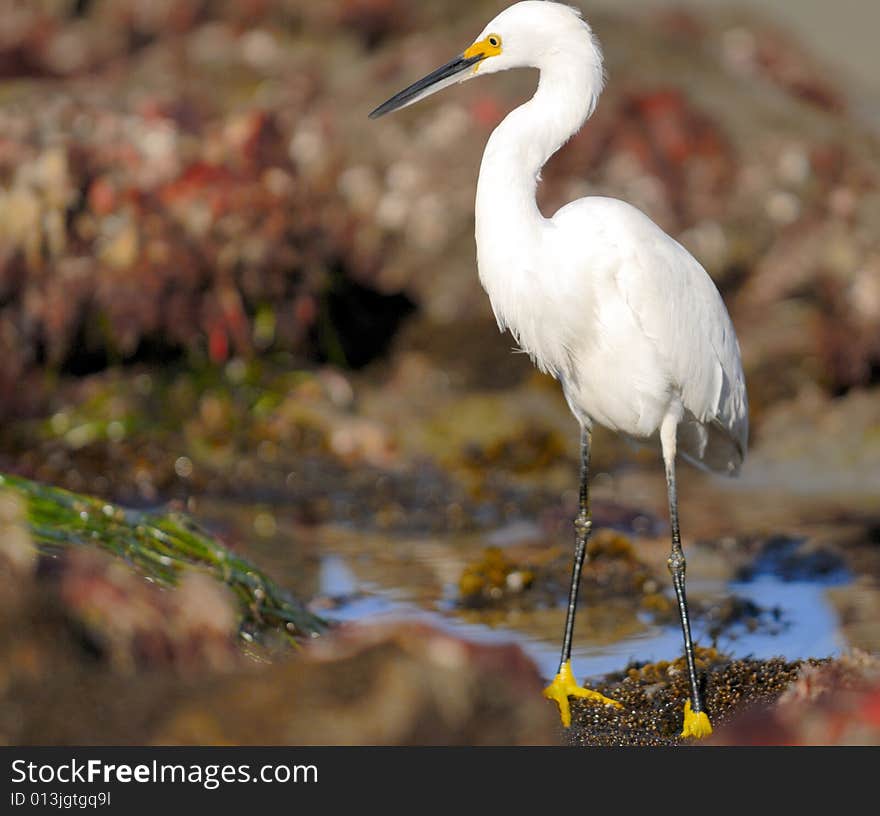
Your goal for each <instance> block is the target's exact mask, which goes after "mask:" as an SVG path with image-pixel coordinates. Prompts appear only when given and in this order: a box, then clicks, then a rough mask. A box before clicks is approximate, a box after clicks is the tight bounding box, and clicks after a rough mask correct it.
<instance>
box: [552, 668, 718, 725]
mask: <svg viewBox="0 0 880 816" xmlns="http://www.w3.org/2000/svg"><path fill="white" fill-rule="evenodd" d="M544 696H545V697H546V698H547V699H548V700H556V705H558V706H559V716H560V717H561V718H562V724H563V725H564V726H565V727H566V728H568V726H570V725H571V708H570V707H569V705H568V698H569V697H583V698H584V699H585V700H592V701H593V702H594V703H601V704H602V705H612V706H616V707H617V708H623V706H621V705H620V703H618V702H617V700H611V699H609V698H608V697H606V696H605V695H604V694H599V692H598V691H590V689H585V688H581V686H579V685H578V684H577V681H576V680H575V679H574V675H573V674H572V673H571V661H567V662H566V663H564V664H563V666H562V668H561V669H560V670H559V674H557V675H556V677H554V678H553V682H552V683H551V684H550V685H549V686H547V688H545V689H544ZM703 716H706V715H705V714H704V715H703ZM706 722H708V720H707V721H706Z"/></svg>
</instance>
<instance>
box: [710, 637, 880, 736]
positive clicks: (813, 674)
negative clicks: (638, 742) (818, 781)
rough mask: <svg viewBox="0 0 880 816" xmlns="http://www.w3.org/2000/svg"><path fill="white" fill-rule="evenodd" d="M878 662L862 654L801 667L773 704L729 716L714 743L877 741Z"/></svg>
mask: <svg viewBox="0 0 880 816" xmlns="http://www.w3.org/2000/svg"><path fill="white" fill-rule="evenodd" d="M878 704H880V661H878V659H877V658H876V657H874V656H871V655H869V654H867V653H864V652H854V653H852V654H848V655H845V656H844V657H841V658H840V659H838V660H834V661H829V662H824V663H821V664H814V665H805V666H803V667H802V668H801V670H800V672H799V673H798V677H797V679H796V680H795V681H794V682H793V683H792V684H791V685H790V686H789V688H788V689H787V690H786V691H785V693H784V694H782V695H781V696H780V697H779V699H778V700H777V701H776V702H775V704H772V705H764V706H761V707H758V708H756V709H754V710H751V711H746V712H744V713H742V714H740V715H738V716H737V717H735V718H733V719H732V720H731V721H730V722H729V723H727V724H726V725H725V726H724V727H723V728H721V729H719V731H718V733H717V734H716V735H715V736H714V737H713V738H712V742H713V743H714V744H717V745H880V717H878V713H877V712H878Z"/></svg>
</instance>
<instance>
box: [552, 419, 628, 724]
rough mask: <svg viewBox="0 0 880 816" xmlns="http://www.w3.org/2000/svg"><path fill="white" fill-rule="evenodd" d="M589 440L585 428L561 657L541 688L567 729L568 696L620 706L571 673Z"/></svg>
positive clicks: (586, 532)
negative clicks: (555, 705)
mask: <svg viewBox="0 0 880 816" xmlns="http://www.w3.org/2000/svg"><path fill="white" fill-rule="evenodd" d="M590 440H591V433H590V430H589V429H588V428H584V429H583V430H582V431H581V490H580V507H579V508H578V514H577V518H576V519H575V522H574V529H575V540H574V566H573V567H572V570H571V587H570V588H569V591H568V612H567V614H566V616H565V633H564V634H563V636H562V657H561V658H560V660H559V671H558V672H557V674H556V677H555V678H553V682H552V683H550V685H549V686H547V688H545V689H544V696H545V697H548V698H549V699H551V700H555V701H556V704H557V705H558V706H559V716H560V717H561V719H562V724H563V725H564V726H565V727H566V728H567V727H568V726H569V725H570V724H571V707H570V705H569V702H568V698H569V697H579V698H581V699H585V700H591V701H592V702H594V703H600V704H602V705H611V706H616V707H618V708H619V707H620V703H618V702H616V701H615V700H610V699H609V698H608V697H605V696H604V695H602V694H599V692H597V691H591V690H590V689H586V688H583V687H582V686H579V685H578V684H577V681H576V680H575V679H574V674H573V673H572V671H571V640H572V636H573V634H574V618H575V613H576V611H577V598H578V589H579V588H580V583H581V569H582V568H583V566H584V560H585V558H586V554H587V540H588V539H589V537H590V529H591V527H592V522H591V521H590V492H589V478H590Z"/></svg>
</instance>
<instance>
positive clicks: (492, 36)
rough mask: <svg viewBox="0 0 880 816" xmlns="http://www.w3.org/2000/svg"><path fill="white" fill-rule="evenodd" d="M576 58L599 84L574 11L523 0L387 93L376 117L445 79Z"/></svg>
mask: <svg viewBox="0 0 880 816" xmlns="http://www.w3.org/2000/svg"><path fill="white" fill-rule="evenodd" d="M560 60H562V61H566V60H567V61H568V62H569V63H573V64H578V65H580V64H582V65H583V66H584V67H585V68H586V69H587V70H589V71H590V72H591V73H595V74H596V77H597V82H598V84H599V87H600V88H601V77H602V55H601V52H600V51H599V46H598V44H597V43H596V41H595V39H594V38H593V34H592V31H591V30H590V27H589V26H588V25H587V23H586V22H585V21H584V20H583V19H582V18H581V15H580V11H578V10H577V9H575V8H572V7H570V6H566V5H563V4H562V3H554V2H550V0H523V2H520V3H515V4H514V5H512V6H510V7H508V8H506V9H505V10H504V11H502V12H501V13H500V14H499V15H498V16H497V17H495V19H494V20H492V21H491V22H490V23H489V24H488V25H487V26H486V27H485V28H484V29H483V31H482V32H481V33H480V35H479V36H478V37H477V38H476V40H474V42H473V43H472V44H471V45H469V46H468V47H467V48H466V49H465V50H464V51H463V52H462V53H461V54H459V55H458V56H457V57H455V58H454V59H452V60H450V61H449V62H447V63H446V64H445V65H442V66H441V67H440V68H438V69H437V70H436V71H432V72H431V73H430V74H428V75H427V76H426V77H423V78H422V79H420V80H419V81H418V82H414V83H413V84H412V85H410V86H409V87H408V88H404V90H402V91H401V92H400V93H397V94H395V95H394V96H392V97H391V98H390V99H389V100H388V101H387V102H384V103H383V104H381V105H379V107H378V108H376V109H375V110H374V111H373V112H372V113H371V114H370V118H371V119H376V118H378V117H379V116H383V115H384V114H386V113H391V111H395V110H398V109H399V108H405V107H407V106H408V105H412V104H414V103H415V102H419V101H420V100H422V99H425V97H428V96H430V95H431V94H433V93H436V92H437V91H439V90H442V89H443V88H448V87H449V86H450V85H455V84H457V83H459V82H465V81H467V80H468V79H472V78H473V77H475V76H482V75H483V74H493V73H495V72H496V71H506V70H507V69H508V68H538V69H541V70H543V69H545V68H547V67H548V66H550V65H551V64H553V63H554V62H558V61H560Z"/></svg>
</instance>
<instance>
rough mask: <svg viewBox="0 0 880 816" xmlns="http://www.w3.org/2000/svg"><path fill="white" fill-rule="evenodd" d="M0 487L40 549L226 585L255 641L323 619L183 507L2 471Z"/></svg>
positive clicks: (162, 576) (296, 634)
mask: <svg viewBox="0 0 880 816" xmlns="http://www.w3.org/2000/svg"><path fill="white" fill-rule="evenodd" d="M0 491H3V492H6V491H8V492H11V493H12V494H14V495H16V496H18V497H19V498H20V500H21V501H23V502H24V505H25V514H26V521H27V530H28V532H29V534H30V537H31V539H32V541H33V543H34V545H35V546H36V547H37V550H38V551H39V552H40V553H43V554H47V555H53V554H58V553H60V552H63V551H65V550H67V549H68V548H71V547H93V548H97V549H100V550H103V551H105V552H109V553H111V554H112V555H115V556H118V557H119V558H121V559H123V560H124V561H126V562H127V563H128V564H129V565H130V566H131V567H133V568H134V569H135V570H137V571H138V572H140V573H141V574H142V575H144V576H145V577H146V578H148V579H150V580H152V581H155V582H156V583H158V584H159V585H161V586H176V585H177V584H178V583H179V582H180V580H181V578H182V577H183V576H184V575H185V574H187V573H190V572H192V571H197V572H201V573H203V574H207V575H208V576H210V577H212V578H213V579H215V580H217V581H219V582H222V583H223V584H225V585H226V586H228V587H229V588H230V589H231V590H232V592H233V593H234V595H235V597H236V599H237V600H238V605H239V611H240V629H239V631H240V634H241V636H242V637H243V638H244V639H245V640H246V641H249V640H253V639H254V638H255V637H260V636H261V635H262V634H264V633H268V632H270V631H277V632H280V633H281V634H283V635H284V636H285V637H286V638H287V639H288V640H290V641H291V642H295V641H296V640H297V639H299V638H303V637H309V636H312V635H315V634H319V633H320V632H322V631H324V630H325V629H326V623H325V622H324V621H323V620H322V619H321V618H319V617H317V616H316V615H313V614H312V613H311V612H309V611H308V610H307V609H306V608H305V607H304V606H302V605H301V604H300V603H299V602H298V601H296V600H295V599H294V598H293V597H291V596H290V595H289V594H288V593H286V592H285V591H284V590H282V589H281V588H280V587H278V586H276V585H275V584H274V583H273V582H272V581H271V580H270V579H269V578H268V577H267V576H265V575H264V574H263V573H262V572H260V571H259V570H258V569H257V568H256V567H255V566H254V565H253V564H251V563H249V562H248V561H246V560H245V559H243V558H241V557H240V556H238V555H236V554H235V553H233V552H232V551H230V550H228V549H227V548H226V547H224V546H223V545H222V544H221V543H220V542H219V541H217V540H216V539H214V538H213V537H212V536H211V535H210V534H209V533H208V532H207V531H205V530H203V529H201V528H200V527H199V526H198V525H197V524H196V523H195V521H193V519H191V518H190V517H188V516H186V515H184V514H183V513H165V514H163V513H152V512H143V511H138V510H131V509H127V508H123V507H120V506H118V505H115V504H111V503H110V502H106V501H102V500H101V499H98V498H95V497H92V496H86V495H82V494H79V493H71V492H70V491H67V490H62V489H61V488H57V487H51V486H48V485H43V484H40V483H38V482H32V481H30V480H28V479H23V478H21V477H19V476H12V475H9V474H2V473H0Z"/></svg>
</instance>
